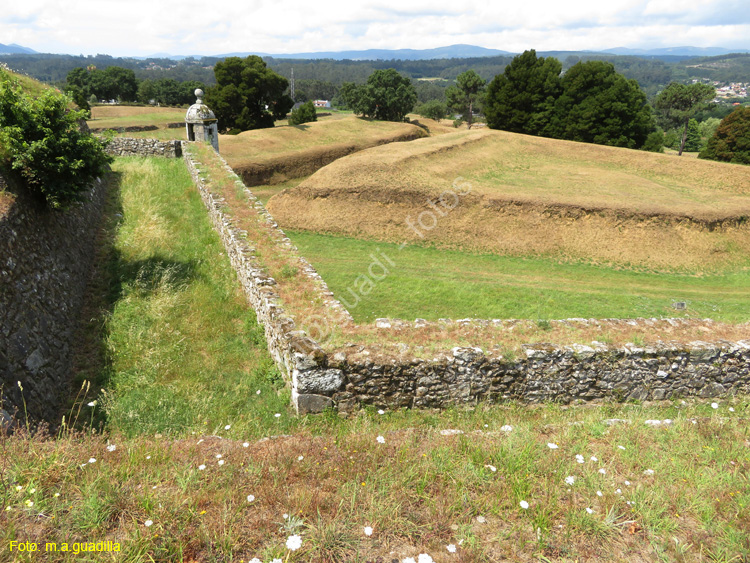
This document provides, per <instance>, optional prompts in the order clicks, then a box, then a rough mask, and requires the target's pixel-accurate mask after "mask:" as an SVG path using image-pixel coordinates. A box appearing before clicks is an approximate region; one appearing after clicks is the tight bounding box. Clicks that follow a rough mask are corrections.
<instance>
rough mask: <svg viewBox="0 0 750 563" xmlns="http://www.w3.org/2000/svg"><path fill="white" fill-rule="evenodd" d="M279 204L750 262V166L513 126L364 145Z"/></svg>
mask: <svg viewBox="0 0 750 563" xmlns="http://www.w3.org/2000/svg"><path fill="white" fill-rule="evenodd" d="M459 194H461V195H459ZM441 196H442V198H443V199H442V202H441V200H440V198H441ZM269 209H270V211H271V213H272V214H273V215H274V217H275V218H276V220H277V221H279V223H280V225H282V227H285V228H290V229H300V230H309V231H316V232H327V233H335V234H344V235H348V236H354V237H362V238H370V239H376V240H385V241H392V242H409V243H429V244H434V245H438V246H446V247H451V248H457V249H467V250H471V251H479V252H492V253H498V254H507V255H515V256H526V255H534V256H547V257H551V258H554V259H561V260H572V261H588V262H591V263H598V264H609V265H613V266H616V267H628V268H639V269H645V270H658V271H683V272H693V273H699V272H704V271H723V270H725V269H726V268H730V269H742V268H745V267H747V266H748V265H749V264H750V260H749V259H750V252H749V251H748V249H750V227H748V224H747V222H746V219H747V217H750V169H748V168H747V167H742V166H733V165H725V164H720V163H713V162H705V161H697V160H693V159H681V158H675V157H672V156H668V155H660V154H652V153H644V152H640V151H631V150H626V149H617V148H612V147H603V146H597V145H588V144H581V143H573V142H566V141H557V140H552V139H542V138H538V137H529V136H524V135H516V134H512V133H505V132H500V131H488V130H483V131H461V132H456V133H452V134H447V135H442V136H439V137H430V138H427V139H421V140H418V141H415V142H412V143H402V144H395V145H388V146H383V147H377V148H373V149H368V150H366V151H363V152H360V153H357V154H355V155H350V156H348V157H346V158H342V159H340V160H339V161H337V162H335V163H333V164H331V165H329V166H327V167H325V168H324V169H322V170H320V171H319V172H317V173H316V174H314V175H312V176H311V177H310V178H308V179H307V180H306V181H304V182H302V183H301V184H300V185H299V186H298V187H296V188H293V189H288V190H285V191H283V192H281V193H280V194H278V195H276V196H274V197H273V198H271V200H270V201H269Z"/></svg>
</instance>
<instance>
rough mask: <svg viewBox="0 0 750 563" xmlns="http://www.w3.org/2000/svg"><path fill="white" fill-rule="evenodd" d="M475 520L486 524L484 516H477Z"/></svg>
mask: <svg viewBox="0 0 750 563" xmlns="http://www.w3.org/2000/svg"><path fill="white" fill-rule="evenodd" d="M477 522H479V523H480V524H486V523H487V518H485V517H484V516H477Z"/></svg>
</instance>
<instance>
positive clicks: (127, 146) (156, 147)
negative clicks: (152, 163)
mask: <svg viewBox="0 0 750 563" xmlns="http://www.w3.org/2000/svg"><path fill="white" fill-rule="evenodd" d="M107 153H109V154H111V155H113V156H165V157H167V158H177V157H181V156H182V144H181V141H159V140H157V139H135V138H132V137H113V138H112V140H111V141H110V142H109V144H108V145H107Z"/></svg>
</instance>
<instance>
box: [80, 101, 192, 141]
mask: <svg viewBox="0 0 750 563" xmlns="http://www.w3.org/2000/svg"><path fill="white" fill-rule="evenodd" d="M185 111H186V110H185V109H182V108H162V107H148V106H146V107H140V106H94V107H93V108H91V119H89V120H88V122H87V123H88V126H89V127H90V128H91V129H117V128H119V127H143V126H146V125H154V126H156V127H158V129H157V130H155V131H142V132H135V131H134V132H128V133H121V135H125V136H129V137H137V136H140V137H146V138H169V139H184V138H185V128H184V127H182V128H175V129H167V124H168V123H185ZM164 135H167V136H166V137H165V136H164Z"/></svg>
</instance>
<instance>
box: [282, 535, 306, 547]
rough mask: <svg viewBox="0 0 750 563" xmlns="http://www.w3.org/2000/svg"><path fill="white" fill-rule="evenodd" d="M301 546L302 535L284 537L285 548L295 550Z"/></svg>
mask: <svg viewBox="0 0 750 563" xmlns="http://www.w3.org/2000/svg"><path fill="white" fill-rule="evenodd" d="M300 547H302V537H301V536H298V535H294V536H289V537H288V538H287V539H286V548H287V549H289V550H291V551H297V550H298V549H299V548H300Z"/></svg>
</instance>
